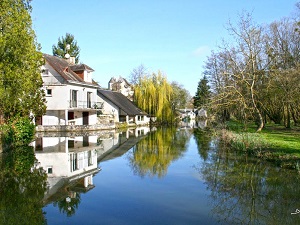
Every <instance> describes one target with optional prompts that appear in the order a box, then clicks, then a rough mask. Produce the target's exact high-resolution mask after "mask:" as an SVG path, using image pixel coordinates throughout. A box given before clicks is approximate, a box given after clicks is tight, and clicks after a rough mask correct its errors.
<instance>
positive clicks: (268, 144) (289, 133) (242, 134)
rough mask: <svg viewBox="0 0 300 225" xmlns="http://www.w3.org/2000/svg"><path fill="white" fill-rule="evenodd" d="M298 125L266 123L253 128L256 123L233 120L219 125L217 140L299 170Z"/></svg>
mask: <svg viewBox="0 0 300 225" xmlns="http://www.w3.org/2000/svg"><path fill="white" fill-rule="evenodd" d="M299 131H300V127H296V126H295V127H293V128H290V129H287V128H285V127H284V126H282V125H277V124H266V126H265V128H264V129H263V130H262V132H260V133H257V132H256V125H255V124H254V123H252V124H248V125H245V124H241V123H238V122H236V121H234V120H231V121H228V122H226V124H225V129H220V140H221V141H222V142H223V143H224V144H225V145H227V146H229V147H230V148H231V149H233V150H236V151H241V152H244V153H246V154H249V155H253V156H256V157H259V158H262V159H265V160H268V161H272V162H274V163H275V164H276V165H278V166H280V167H286V168H291V169H296V170H298V171H299V172H300V132H299Z"/></svg>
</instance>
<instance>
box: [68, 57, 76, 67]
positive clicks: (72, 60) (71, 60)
mask: <svg viewBox="0 0 300 225" xmlns="http://www.w3.org/2000/svg"><path fill="white" fill-rule="evenodd" d="M66 60H67V61H68V63H70V64H73V65H75V64H76V63H75V57H74V56H70V57H69V58H66Z"/></svg>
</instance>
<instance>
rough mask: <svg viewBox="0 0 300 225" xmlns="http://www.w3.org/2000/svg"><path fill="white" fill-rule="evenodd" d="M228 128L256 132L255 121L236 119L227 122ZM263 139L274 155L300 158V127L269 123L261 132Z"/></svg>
mask: <svg viewBox="0 0 300 225" xmlns="http://www.w3.org/2000/svg"><path fill="white" fill-rule="evenodd" d="M227 128H228V129H229V130H231V131H233V132H235V133H255V131H256V126H255V124H254V123H252V124H247V126H246V128H245V126H244V125H243V124H240V123H238V122H236V121H230V122H228V123H227ZM259 136H260V137H261V139H262V141H263V142H265V143H267V147H266V149H265V150H267V151H270V152H272V154H274V155H291V156H296V157H299V158H300V127H292V128H291V129H286V128H285V127H284V126H282V125H276V124H267V125H266V127H265V128H264V129H263V131H262V132H260V133H259Z"/></svg>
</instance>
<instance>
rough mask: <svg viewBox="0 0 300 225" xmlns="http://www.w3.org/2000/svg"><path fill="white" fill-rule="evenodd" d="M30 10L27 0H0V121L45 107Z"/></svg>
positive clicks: (23, 115) (40, 59) (40, 110)
mask: <svg viewBox="0 0 300 225" xmlns="http://www.w3.org/2000/svg"><path fill="white" fill-rule="evenodd" d="M30 11H31V7H30V1H25V0H23V1H22V0H13V1H12V0H1V1H0V59H1V60H0V115H1V117H2V118H4V122H6V121H7V120H8V119H10V118H14V117H15V116H16V115H18V116H21V117H28V116H29V115H35V116H37V115H42V114H43V113H44V111H45V104H44V97H43V91H42V90H41V87H42V78H41V75H40V66H41V65H42V63H43V60H42V54H41V53H40V52H39V45H38V44H37V42H36V38H35V33H34V31H33V29H32V21H31V16H30Z"/></svg>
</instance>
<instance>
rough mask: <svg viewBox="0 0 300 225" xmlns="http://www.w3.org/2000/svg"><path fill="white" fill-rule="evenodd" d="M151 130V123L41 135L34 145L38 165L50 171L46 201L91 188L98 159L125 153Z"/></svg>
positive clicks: (102, 159) (63, 197)
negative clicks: (120, 129)
mask: <svg viewBox="0 0 300 225" xmlns="http://www.w3.org/2000/svg"><path fill="white" fill-rule="evenodd" d="M148 132H149V127H138V128H136V129H128V130H127V131H124V132H121V133H116V132H115V131H114V130H111V131H102V132H99V133H95V134H92V133H89V135H92V136H88V135H82V136H75V135H74V136H73V134H70V133H67V134H65V136H60V134H59V133H51V134H48V136H47V134H44V135H42V137H38V138H37V139H36V140H35V141H34V142H33V143H32V146H34V148H35V156H36V158H37V161H38V165H37V167H43V169H44V170H45V171H46V173H47V175H48V179H47V182H48V185H49V188H48V191H47V193H46V194H45V197H44V200H45V203H46V204H47V203H49V202H55V201H61V199H64V200H63V201H66V198H70V199H71V200H72V199H73V197H74V196H76V195H78V192H79V193H81V192H86V191H89V190H90V189H91V188H93V187H94V185H93V176H94V175H95V174H96V173H97V172H98V171H99V168H98V162H100V161H104V160H109V159H111V158H115V157H118V156H121V155H123V154H124V153H125V152H127V151H128V150H129V149H130V148H132V147H133V146H134V145H135V144H136V143H137V142H138V141H139V140H140V138H142V137H143V136H144V135H146V134H147V133H148ZM72 196H73V197H72Z"/></svg>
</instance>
